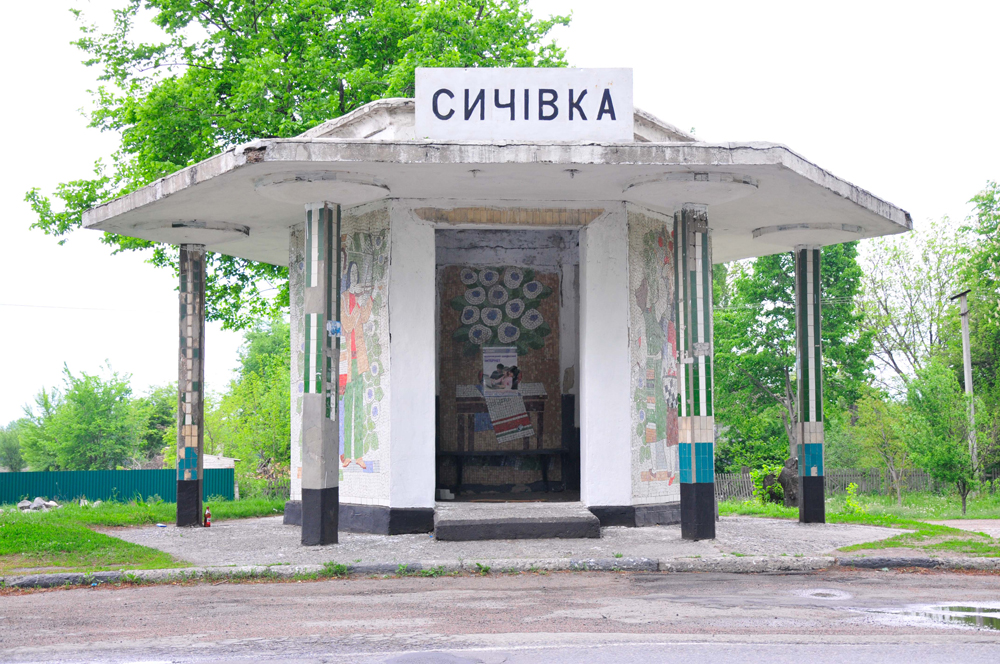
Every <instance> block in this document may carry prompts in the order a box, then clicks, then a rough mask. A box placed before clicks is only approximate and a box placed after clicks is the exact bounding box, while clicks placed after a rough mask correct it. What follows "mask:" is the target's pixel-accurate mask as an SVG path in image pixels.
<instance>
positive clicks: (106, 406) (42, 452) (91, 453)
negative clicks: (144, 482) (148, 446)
mask: <svg viewBox="0 0 1000 664" xmlns="http://www.w3.org/2000/svg"><path fill="white" fill-rule="evenodd" d="M108 372H109V376H108V378H107V379H102V378H101V377H100V376H96V375H90V374H87V373H81V374H80V375H79V376H74V375H73V374H72V373H71V372H70V370H69V368H68V367H64V368H63V374H64V380H65V389H64V391H63V392H62V394H61V396H59V395H57V393H56V392H55V391H53V392H52V393H46V392H45V390H42V391H41V392H40V393H39V395H38V397H37V398H36V404H37V406H38V411H35V410H34V409H27V411H28V419H29V422H28V423H27V424H26V426H25V429H24V433H23V437H22V444H23V450H24V456H25V459H26V460H27V461H28V464H29V465H30V466H31V467H32V468H33V469H35V470H110V469H114V468H117V467H119V466H126V465H130V464H131V462H132V461H133V459H134V458H135V457H136V455H137V453H138V452H139V450H140V449H141V444H140V441H141V436H142V433H143V430H144V427H143V422H141V421H140V419H139V418H138V417H137V414H136V412H135V408H134V407H133V404H132V403H131V401H130V397H131V394H132V388H131V386H130V385H129V378H128V376H124V377H123V376H119V375H118V374H117V373H115V372H113V371H111V370H110V368H108Z"/></svg>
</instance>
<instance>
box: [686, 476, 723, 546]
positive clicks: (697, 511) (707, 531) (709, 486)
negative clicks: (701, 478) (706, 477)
mask: <svg viewBox="0 0 1000 664" xmlns="http://www.w3.org/2000/svg"><path fill="white" fill-rule="evenodd" d="M681 537H682V538H683V539H686V540H703V539H715V483H714V482H695V483H681Z"/></svg>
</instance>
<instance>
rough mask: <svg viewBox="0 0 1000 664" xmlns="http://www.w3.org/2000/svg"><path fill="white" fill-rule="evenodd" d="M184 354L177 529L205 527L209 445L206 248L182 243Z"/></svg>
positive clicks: (180, 364)
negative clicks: (203, 483)
mask: <svg viewBox="0 0 1000 664" xmlns="http://www.w3.org/2000/svg"><path fill="white" fill-rule="evenodd" d="M179 268H180V269H179V272H180V319H179V320H180V353H179V357H178V360H179V362H178V367H177V525H178V526H198V525H201V522H202V509H201V508H202V505H201V492H202V487H201V480H202V463H203V461H202V449H203V445H204V440H205V430H204V427H203V422H204V402H205V400H204V397H205V364H204V360H205V247H204V245H200V244H182V245H181V253H180V261H179Z"/></svg>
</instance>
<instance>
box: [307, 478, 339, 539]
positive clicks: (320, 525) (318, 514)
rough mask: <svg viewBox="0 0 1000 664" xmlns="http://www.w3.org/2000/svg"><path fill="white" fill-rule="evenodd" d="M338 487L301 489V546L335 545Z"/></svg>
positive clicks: (337, 518)
mask: <svg viewBox="0 0 1000 664" xmlns="http://www.w3.org/2000/svg"><path fill="white" fill-rule="evenodd" d="M339 517H340V487H335V486H334V487H330V488H328V489H302V545H303V546H318V545H322V544H336V543H337V522H338V520H339Z"/></svg>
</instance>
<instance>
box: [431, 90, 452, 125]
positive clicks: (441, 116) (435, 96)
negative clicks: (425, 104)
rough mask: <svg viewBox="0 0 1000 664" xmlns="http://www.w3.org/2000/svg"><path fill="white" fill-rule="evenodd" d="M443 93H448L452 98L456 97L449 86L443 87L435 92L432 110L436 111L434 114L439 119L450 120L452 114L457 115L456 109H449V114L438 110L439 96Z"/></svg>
mask: <svg viewBox="0 0 1000 664" xmlns="http://www.w3.org/2000/svg"><path fill="white" fill-rule="evenodd" d="M441 95H448V97H450V98H451V99H454V98H455V95H453V94H452V93H451V90H449V89H447V88H441V89H440V90H438V91H437V92H435V93H434V103H433V104H431V107H432V110H433V111H434V115H435V116H437V119H438V120H448V119H450V118H451V116H453V115H455V109H452V110H450V111H448V115H441V111H440V110H438V98H439V97H440V96H441Z"/></svg>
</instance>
